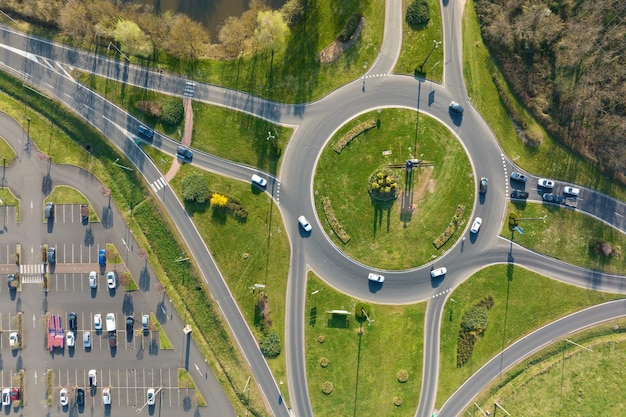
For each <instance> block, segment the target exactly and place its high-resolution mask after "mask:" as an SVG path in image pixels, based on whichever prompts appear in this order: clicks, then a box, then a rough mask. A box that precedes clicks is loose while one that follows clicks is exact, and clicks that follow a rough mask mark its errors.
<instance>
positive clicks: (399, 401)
mask: <svg viewBox="0 0 626 417" xmlns="http://www.w3.org/2000/svg"><path fill="white" fill-rule="evenodd" d="M393 405H395V406H396V407H400V406H401V405H402V398H400V397H393Z"/></svg>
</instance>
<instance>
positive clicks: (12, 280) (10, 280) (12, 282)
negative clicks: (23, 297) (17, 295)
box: [7, 274, 17, 290]
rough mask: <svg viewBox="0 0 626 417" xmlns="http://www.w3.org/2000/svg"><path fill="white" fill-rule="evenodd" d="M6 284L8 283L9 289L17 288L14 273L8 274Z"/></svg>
mask: <svg viewBox="0 0 626 417" xmlns="http://www.w3.org/2000/svg"><path fill="white" fill-rule="evenodd" d="M7 284H8V285H9V290H14V289H16V288H17V280H16V279H15V275H14V274H9V276H8V277H7Z"/></svg>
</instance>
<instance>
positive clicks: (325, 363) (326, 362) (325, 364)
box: [320, 358, 329, 368]
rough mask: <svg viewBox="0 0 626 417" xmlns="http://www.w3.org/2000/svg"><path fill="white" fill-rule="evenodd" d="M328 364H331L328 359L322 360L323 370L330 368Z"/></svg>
mask: <svg viewBox="0 0 626 417" xmlns="http://www.w3.org/2000/svg"><path fill="white" fill-rule="evenodd" d="M328 364H329V361H328V358H322V359H320V366H321V367H322V368H326V367H327V366H328Z"/></svg>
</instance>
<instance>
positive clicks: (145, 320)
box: [141, 314, 150, 331]
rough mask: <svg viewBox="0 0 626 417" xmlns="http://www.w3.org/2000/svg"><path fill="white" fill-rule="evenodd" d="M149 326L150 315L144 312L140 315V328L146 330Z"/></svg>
mask: <svg viewBox="0 0 626 417" xmlns="http://www.w3.org/2000/svg"><path fill="white" fill-rule="evenodd" d="M149 327H150V315H149V314H144V315H143V316H141V328H142V329H143V330H144V331H146V330H148V328H149Z"/></svg>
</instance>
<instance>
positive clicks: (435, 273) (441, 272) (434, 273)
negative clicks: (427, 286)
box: [430, 266, 448, 278]
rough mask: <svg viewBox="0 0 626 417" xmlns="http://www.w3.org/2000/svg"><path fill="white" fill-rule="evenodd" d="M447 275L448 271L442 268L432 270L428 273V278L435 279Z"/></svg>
mask: <svg viewBox="0 0 626 417" xmlns="http://www.w3.org/2000/svg"><path fill="white" fill-rule="evenodd" d="M447 273H448V270H447V269H446V268H445V267H443V266H442V267H441V268H437V269H433V270H432V271H430V276H431V277H432V278H437V277H440V276H443V275H445V274H447Z"/></svg>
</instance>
